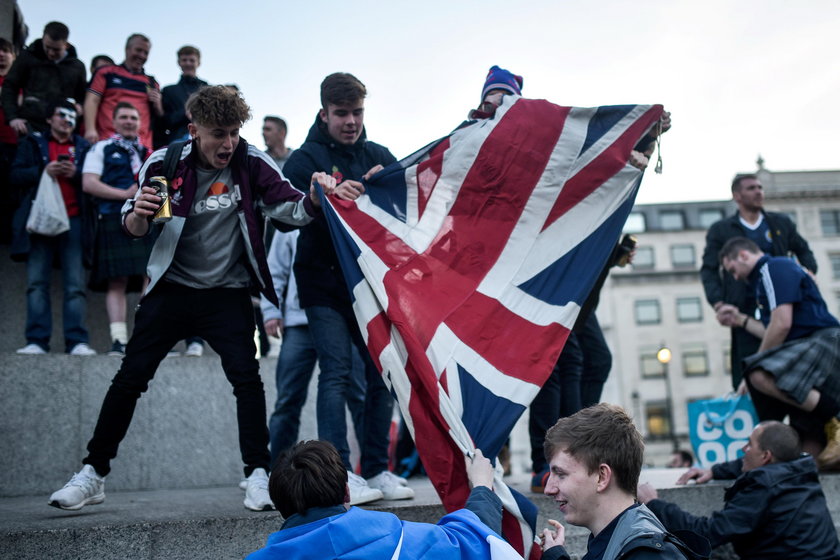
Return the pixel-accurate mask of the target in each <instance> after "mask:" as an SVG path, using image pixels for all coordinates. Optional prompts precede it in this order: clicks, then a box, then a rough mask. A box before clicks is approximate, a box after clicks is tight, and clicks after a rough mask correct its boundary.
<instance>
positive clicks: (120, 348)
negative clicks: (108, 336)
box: [108, 340, 125, 356]
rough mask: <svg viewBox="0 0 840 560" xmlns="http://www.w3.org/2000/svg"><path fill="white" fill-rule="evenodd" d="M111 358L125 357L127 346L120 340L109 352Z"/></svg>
mask: <svg viewBox="0 0 840 560" xmlns="http://www.w3.org/2000/svg"><path fill="white" fill-rule="evenodd" d="M108 355H109V356H125V344H123V343H122V342H120V341H119V340H115V341H114V343H113V344H112V345H111V349H110V350H109V351H108Z"/></svg>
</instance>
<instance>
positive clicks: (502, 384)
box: [322, 96, 662, 558]
mask: <svg viewBox="0 0 840 560" xmlns="http://www.w3.org/2000/svg"><path fill="white" fill-rule="evenodd" d="M661 114H662V107H661V106H659V105H655V106H642V105H628V106H611V107H596V108H574V107H561V106H558V105H554V104H552V103H549V102H547V101H544V100H531V99H523V98H520V97H515V96H510V97H505V101H504V103H503V105H502V106H501V107H499V109H498V110H497V112H496V114H495V116H494V117H493V118H490V119H486V120H479V121H477V122H475V123H473V124H470V125H468V126H465V127H462V128H460V129H458V130H456V131H455V132H453V133H452V134H450V135H449V136H448V137H446V138H444V139H442V140H440V141H437V142H435V143H432V144H430V145H429V146H427V147H426V148H423V149H422V150H420V151H418V152H417V153H415V154H413V155H411V156H409V157H408V158H406V159H404V160H402V161H400V162H397V163H395V164H393V165H391V166H389V167H388V168H386V169H385V170H383V171H382V172H380V173H378V174H377V175H376V176H375V177H373V178H372V179H371V180H370V181H369V182H367V183H366V185H365V188H366V195H365V196H362V197H360V198H359V199H358V200H356V201H353V202H348V201H343V200H339V199H337V198H334V197H324V196H323V194H322V200H323V201H324V204H323V207H324V212H325V214H326V217H327V221H328V223H329V227H330V231H331V235H332V237H333V241H334V244H335V246H336V250H337V252H338V255H339V258H340V261H341V265H342V269H343V271H344V274H345V278H346V280H347V283H348V285H349V287H350V291H351V292H352V296H353V307H354V311H355V314H356V318H357V319H358V321H359V324H360V325H361V330H362V333H363V335H364V336H365V337H366V341H367V346H368V348H369V350H370V354H371V356H372V357H373V360H374V362H375V363H376V364H377V365H378V367H379V368H380V370H381V371H382V375H383V378H384V379H385V382H386V384H387V385H388V386H389V388H390V389H391V391H392V393H393V394H394V396H395V397H396V399H397V401H398V403H399V406H400V409H401V411H402V413H403V417H404V419H405V421H406V424H407V426H408V428H409V430H410V432H411V434H412V436H413V437H414V441H415V443H416V446H417V450H418V452H419V454H420V457H421V459H422V461H423V465H424V467H425V469H426V472H427V473H428V475H429V478H430V479H431V481H432V483H433V484H434V486H435V488H436V489H437V492H438V494H439V495H440V498H441V500H442V502H443V504H444V506H445V507H446V508H447V510H449V511H451V510H454V509H457V508H460V507H463V505H464V503H465V501H466V498H467V496H468V495H469V485H468V481H467V478H466V473H465V455H466V454H468V453H470V452H471V451H472V450H474V449H475V448H480V449H481V450H482V451H483V452H484V454H485V455H486V456H488V457H496V455H497V454H498V452H499V450H500V449H501V447H502V445H503V444H504V442H505V439H506V438H507V436H508V434H509V433H510V431H511V429H512V428H513V425H514V423H515V422H516V420H517V419H518V418H519V416H520V415H521V414H522V412H524V410H525V409H526V407H527V406H528V405H529V404H530V402H531V400H532V399H533V398H534V396H535V395H536V394H537V392H538V391H539V388H540V386H541V385H542V384H543V383H544V381H545V380H546V378H547V377H548V375H549V374H550V373H551V370H552V367H553V366H554V363H555V362H556V360H557V357H558V355H559V354H560V351H561V350H562V348H563V344H564V343H565V341H566V338H567V336H568V333H569V330H570V329H571V327H572V325H573V324H574V322H575V317H576V316H577V314H578V311H579V310H580V305H581V304H582V303H583V301H584V300H585V299H586V296H587V295H588V293H589V291H590V288H591V286H592V284H593V283H594V281H595V279H596V277H597V275H598V273H599V272H600V271H601V269H602V267H603V265H604V263H605V262H606V260H607V258H608V256H609V254H610V252H611V251H612V249H613V247H614V245H615V242H616V240H617V239H618V237H619V235H620V234H621V229H622V227H623V225H624V222H625V221H626V219H627V215H628V214H629V212H630V209H631V208H632V206H633V201H634V199H635V195H636V192H637V190H638V187H639V183H640V181H641V176H642V173H641V171H639V170H638V169H636V168H635V167H632V166H630V165H629V164H628V163H627V161H628V159H629V156H630V152H631V150H632V149H633V147H634V146H635V145H636V144H637V143H638V142H639V140H640V139H641V138H642V136H644V134H645V132H646V131H647V130H649V129H650V128H651V127H652V125H654V124H655V123H656V121H657V120H658V119H659V118H660V116H661ZM496 471H497V476H496V481H495V483H494V489H495V491H496V493H497V494H498V495H499V497H500V498H501V499H502V502H503V504H504V507H505V514H504V518H503V533H504V536H505V538H506V539H507V540H508V541H509V542H510V543H511V544H512V545H513V547H514V548H516V549H517V550H518V551H519V552H520V553H521V554H523V556H525V557H526V558H527V557H535V556H538V555H539V547H537V546H532V545H533V542H534V529H535V525H536V517H537V510H536V507H535V506H534V505H533V504H532V503H531V502H530V501H529V500H528V499H527V498H525V497H524V496H522V495H521V494H519V493H517V492H515V491H514V490H512V489H510V488H509V487H507V486H506V485H505V484H504V482H503V481H502V478H501V475H500V474H499V472H500V469H499V468H498V467H497V469H496Z"/></svg>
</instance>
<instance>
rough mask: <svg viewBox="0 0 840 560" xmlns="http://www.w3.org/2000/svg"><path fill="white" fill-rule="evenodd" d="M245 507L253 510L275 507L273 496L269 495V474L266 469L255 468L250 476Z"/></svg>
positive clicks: (266, 509) (265, 509)
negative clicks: (272, 500)
mask: <svg viewBox="0 0 840 560" xmlns="http://www.w3.org/2000/svg"><path fill="white" fill-rule="evenodd" d="M245 507H246V508H248V509H250V510H253V511H270V510H272V509H274V505H273V504H272V503H271V497H270V496H269V495H268V474H266V472H265V469H254V472H252V473H251V476H249V477H248V486H247V487H246V488H245Z"/></svg>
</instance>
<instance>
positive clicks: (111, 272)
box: [89, 214, 155, 292]
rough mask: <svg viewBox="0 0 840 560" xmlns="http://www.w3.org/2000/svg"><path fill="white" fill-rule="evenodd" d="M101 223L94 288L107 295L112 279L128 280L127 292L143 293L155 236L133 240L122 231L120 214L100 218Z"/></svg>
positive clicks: (92, 278)
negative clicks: (125, 278) (126, 278)
mask: <svg viewBox="0 0 840 560" xmlns="http://www.w3.org/2000/svg"><path fill="white" fill-rule="evenodd" d="M98 220H99V221H98V224H97V231H96V243H95V249H94V251H95V254H94V259H93V270H91V274H90V283H89V284H90V288H91V289H92V290H94V291H105V290H107V289H108V280H109V279H110V278H119V277H121V276H127V277H128V278H129V282H128V289H127V290H126V291H129V292H137V291H140V290H141V289H142V287H143V279H144V278H145V277H146V265H147V264H148V262H149V255H150V254H151V252H152V246H153V245H154V243H155V240H154V238H153V237H152V236H151V235H146V236H144V237H141V238H139V239H135V238H133V237H131V236H129V235H128V234H127V233H125V232H124V231H123V229H122V222H121V217H120V214H99V215H98Z"/></svg>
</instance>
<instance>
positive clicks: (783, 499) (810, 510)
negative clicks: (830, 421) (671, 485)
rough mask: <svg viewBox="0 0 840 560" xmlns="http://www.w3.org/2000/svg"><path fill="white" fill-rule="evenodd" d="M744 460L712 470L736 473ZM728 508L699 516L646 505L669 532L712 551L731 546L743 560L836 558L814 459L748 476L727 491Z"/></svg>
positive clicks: (839, 555) (839, 549)
mask: <svg viewBox="0 0 840 560" xmlns="http://www.w3.org/2000/svg"><path fill="white" fill-rule="evenodd" d="M739 468H740V459H739V460H737V461H732V462H730V463H727V464H725V465H722V466H720V467H719V468H716V469H714V470H713V471H712V472H713V474H714V476H715V478H717V477H718V476H728V475H731V474H734V472H735V471H736V469H739ZM724 502H725V505H724V508H723V510H722V511H717V512H714V513H713V514H712V515H711V516H710V517H696V516H694V515H691V514H689V513H686V512H684V511H683V510H682V509H680V508H679V507H678V506H676V505H674V504H671V503H668V502H666V501H663V500H651V501H650V502H649V503H648V504H647V506H648V508H650V509H651V510H652V511H653V512H654V513H655V514H656V516H657V517H658V518H659V519H660V520H661V521H662V523H663V524H664V525H665V527H666V528H667V529H668V530H669V531H674V530H691V531H694V532H696V533H698V534H700V535H703V536H705V537H706V538H708V539H709V542H710V543H711V544H712V546H713V547H715V546H720V545H721V544H723V543H727V542H731V543H732V545H733V547H734V548H735V552H737V553H738V555H739V556H740V557H741V558H742V559H744V560H747V559H756V560H758V559H761V560H774V559H778V560H796V559H803V560H804V559H809V560H837V559H840V544H838V541H837V531H836V529H835V528H834V522H833V521H832V520H831V515H830V514H829V512H828V507H827V506H826V501H825V495H824V494H823V491H822V487H821V486H820V481H819V479H818V477H817V466H816V463H815V462H814V459H813V458H812V457H811V456H810V455H805V456H802V457H801V458H799V459H796V460H794V461H788V462H785V463H771V464H769V465H765V466H763V467H759V468H757V469H753V470H751V471H748V472H745V473H743V474H741V475H740V476H739V477H738V478H736V479H735V483H734V484H733V485H732V486H731V487H730V488H729V489H727V491H726V494H725V496H724Z"/></svg>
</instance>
